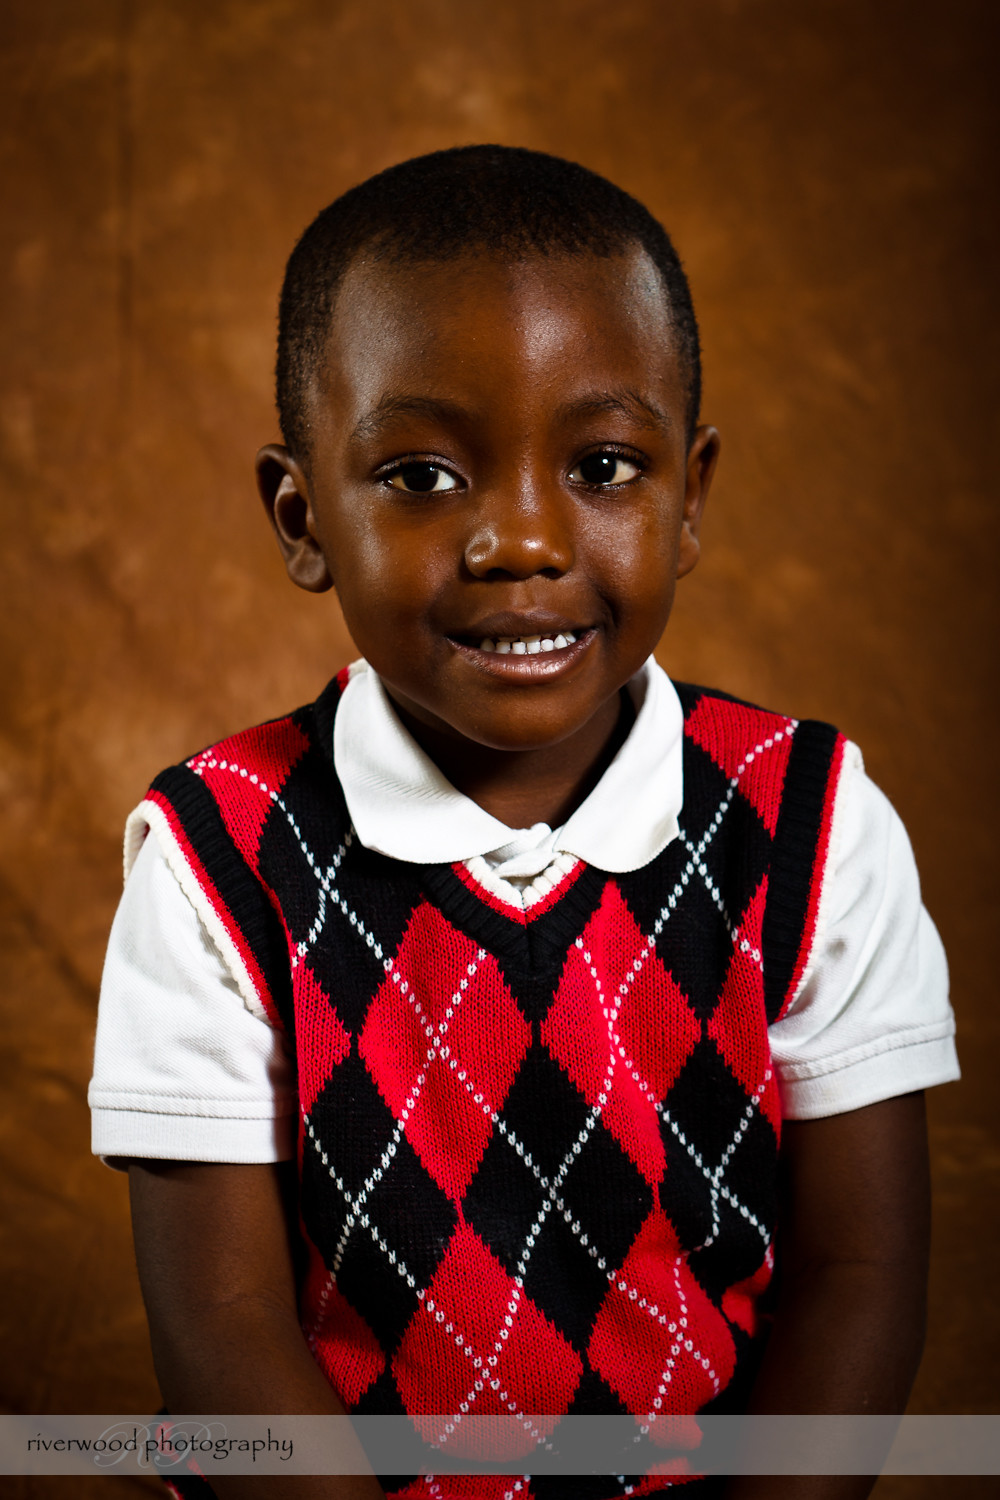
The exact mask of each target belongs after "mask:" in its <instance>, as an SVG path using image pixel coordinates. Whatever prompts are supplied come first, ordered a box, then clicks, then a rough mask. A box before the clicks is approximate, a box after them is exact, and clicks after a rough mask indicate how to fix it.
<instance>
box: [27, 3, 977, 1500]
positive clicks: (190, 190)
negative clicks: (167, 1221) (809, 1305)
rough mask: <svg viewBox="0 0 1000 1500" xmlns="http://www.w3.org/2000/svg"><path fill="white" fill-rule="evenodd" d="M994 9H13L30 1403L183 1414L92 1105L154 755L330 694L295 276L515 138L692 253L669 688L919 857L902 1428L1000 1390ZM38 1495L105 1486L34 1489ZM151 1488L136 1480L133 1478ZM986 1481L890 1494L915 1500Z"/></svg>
mask: <svg viewBox="0 0 1000 1500" xmlns="http://www.w3.org/2000/svg"><path fill="white" fill-rule="evenodd" d="M994 9H995V7H994V5H993V4H992V0H877V3H873V0H807V3H802V0H673V3H669V0H617V3H614V0H547V3H538V0H506V3H504V0H396V3H392V0H131V3H129V0H8V4H7V7H6V13H5V24H4V30H3V38H2V50H3V80H4V84H3V95H2V102H0V109H2V114H3V123H4V131H3V135H2V146H0V149H2V159H3V165H4V169H5V170H4V195H3V208H4V211H3V214H2V216H0V264H2V272H0V274H2V286H3V290H4V292H5V293H6V297H5V307H4V312H3V317H2V323H0V344H2V361H0V419H2V438H0V441H2V455H3V456H2V468H0V480H2V485H3V492H4V498H5V505H6V513H5V521H4V542H5V545H4V554H3V584H2V589H3V594H2V597H3V600H4V606H5V607H4V610H3V624H2V630H3V639H4V645H5V647H6V662H7V666H6V670H5V676H4V679H3V682H4V692H3V705H2V719H0V777H2V786H3V793H4V813H3V818H4V824H3V827H4V835H3V853H2V864H0V881H2V895H3V898H4V901H3V919H2V920H3V932H2V939H0V951H2V955H3V961H4V968H5V980H4V989H3V1005H4V1035H5V1042H6V1046H5V1048H4V1060H3V1063H2V1069H3V1074H2V1076H3V1083H4V1107H3V1115H2V1134H0V1159H2V1175H3V1181H4V1187H5V1192H6V1204H7V1206H6V1214H5V1221H4V1225H5V1233H4V1240H3V1246H4V1248H3V1282H2V1285H3V1296H2V1313H3V1319H4V1323H5V1327H4V1335H3V1336H4V1358H3V1361H2V1366H0V1369H2V1375H0V1382H2V1386H3V1390H2V1399H3V1401H4V1402H6V1403H7V1404H8V1405H9V1407H10V1409H12V1410H15V1411H17V1410H20V1411H26V1412H46V1411H65V1412H85V1411H94V1412H102V1411H103V1412H111V1411H121V1412H141V1411H144V1410H147V1409H148V1408H150V1407H152V1406H154V1405H155V1403H156V1399H157V1398H156V1390H155V1383H154V1378H153V1373H152V1367H151V1363H150V1358H149V1354H148V1349H147V1343H146V1333H145V1325H144V1320H143V1315H142V1310H141V1306H140V1301H139V1294H138V1289H137V1285H136V1279H135V1274H134V1270H133V1265H132V1252H131V1245H130V1239H129V1231H128V1225H127V1209H126V1191H125V1182H124V1179H123V1178H121V1177H118V1176H115V1175H113V1174H112V1173H110V1172H109V1171H107V1170H106V1169H105V1168H103V1167H101V1166H100V1165H99V1164H98V1163H96V1162H95V1161H93V1160H92V1159H91V1158H90V1156H89V1154H88V1128H89V1127H88V1117H87V1111H86V1107H85V1102H84V1095H85V1087H86V1082H87V1078H88V1071H89V1062H90V1045H91V1034H92V1029H93V1024H94V1013H95V1007H96V1001H97V985H98V977H99V973H100V967H101V958H102V951H103V945H104V941H105V934H106V931H107V927H108V924H109V922H110V919H111V913H112V911H113V908H114V904H115V900H116V897H117V894H118V890H119V883H120V856H119V838H120V829H121V824H122V820H123V818H124V816H125V814H126V812H127V811H128V810H129V808H130V807H131V806H132V805H133V804H134V802H135V801H136V800H137V799H138V797H139V796H140V795H141V793H142V791H143V789H144V787H145V785H146V783H147V780H148V779H149V777H150V776H151V775H152V774H153V773H154V772H156V771H157V770H158V769H159V768H160V767H161V766H162V765H164V764H166V763H168V762H170V761H172V760H174V759H176V758H178V757H180V756H181V755H182V754H183V753H185V752H189V751H191V750H193V749H195V748H197V747H198V746H199V745H201V744H203V743H205V742H206V741H208V740H210V739H212V738H213V737H215V736H218V735H221V734H222V733H223V732H225V731H227V730H231V729H235V728H239V727H242V726H243V725H244V724H246V723H248V722H251V721H253V720H256V719H260V718H261V717H263V716H265V715H270V714H274V713H277V712H279V711H281V710H283V709H286V708H288V707H289V706H291V705H294V704H295V703H298V702H300V701H302V700H305V699H307V698H309V697H311V696H313V695H314V694H315V692H316V691H317V689H318V688H319V687H320V686H321V685H322V684H323V683H324V682H325V681H326V679H327V678H328V677H329V676H330V675H331V673H332V671H333V670H334V669H335V668H337V667H339V666H340V665H341V664H342V663H343V662H344V661H345V660H347V659H348V657H349V655H350V651H351V647H350V643H349V641H348V639H347V636H346V634H345V632H344V629H343V626H342V624H341V621H340V618H339V616H338V613H337V609H336V605H335V603H334V602H333V601H332V600H330V599H329V598H324V599H315V598H310V597H307V596H305V595H302V594H298V593H297V592H296V591H294V590H293V589H292V588H291V587H290V586H289V584H288V583H287V581H286V579H285V576H284V573H283V570H282V567H281V565H280V562H279V559H278V555H277V551H276V549H275V547H274V546H273V544H272V541H271V538H270V536H269V534H268V531H267V528H266V525H265V522H264V519H263V516H262V514H261V512H260V509H259V506H258V504H257V501H256V499H255V492H254V486H253V482H252V476H251V458H252V455H253V452H254V450H255V448H256V447H257V445H258V444H259V443H261V442H263V441H266V440H269V439H272V438H274V437H276V436H277V433H276V424H275V418H274V413H273V407H272V400H271V365H272V340H273V334H274V323H275V316H274V309H275V301H276V295H277V290H278V285H279V279H280V276H281V272H282V266H283V262H284V259H285V256H286V255H287V253H288V250H289V249H290V247H291V244H292V242H293V240H294V238H295V236H296V235H297V234H298V232H299V231H300V230H301V229H302V228H303V227H304V225H305V224H306V222H307V221H308V220H309V219H310V218H311V217H312V215H313V214H314V213H315V212H316V210H317V209H319V208H320V207H321V206H322V205H323V204H324V203H326V202H327V201H329V199H331V198H332V197H334V196H335V195H336V194H338V193H339V192H341V191H342V190H343V189H344V188H346V187H348V186H349V185H350V184H352V183H354V182H356V181H358V180H359V179H360V178H362V177H365V176H367V175H368V174H370V173H371V172H374V171H376V170H378V169H379V168H381V167H384V166H386V165H388V164H389V163H391V162H394V161H397V160H399V159H401V158H403V157H406V156H411V155H415V154H418V153H420V152H423V151H428V150H431V149H434V148H437V147H442V146H448V145H452V144H455V143H460V142H468V141H482V140H497V141H502V142H508V143H514V144H521V145H528V146H535V147H540V148H542V149H544V150H549V151H554V152H557V153H560V154H563V155H567V156H570V157H575V158H577V159H579V160H580V161H583V162H585V163H586V164H587V165H589V166H591V167H594V168H596V169H597V170H598V171H601V172H604V173H607V174H608V175H610V176H611V177H613V178H614V179H615V180H617V181H619V182H621V183H622V184H623V186H625V187H626V188H628V189H630V190H631V191H632V192H634V193H636V194H637V195H639V196H640V197H641V198H643V199H644V200H645V201H646V202H647V203H648V204H649V205H650V207H651V208H652V209H653V210H654V212H656V213H657V214H659V215H660V216H661V217H662V218H663V220H664V221H665V222H666V224H667V225H668V227H669V229H670V230H671V232H672V233H673V235H674V237H675V239H676V241H677V244H678V245H679V247H680V250H681V253H682V255H683V257H684V259H685V261H686V263H687V266H688V269H689V271H690V274H691V278H692V281H693V284H694V290H695V301H696V304H697V307H698V311H699V314H700V318H701V324H702V328H703V333H704V343H705V358H706V371H707V396H706V404H705V414H706V417H707V418H709V419H711V420H712V421H714V422H716V423H717V424H718V426H719V427H720V428H721V430H722V433H723V439H724V446H723V462H722V467H721V469H720V473H719V477H718V480H717V485H716V491H715V494H714V496H713V500H712V507H711V511H710V515H709V520H708V525H707V535H706V538H705V543H706V545H705V552H704V558H703V562H702V565H701V566H700V568H699V569H698V571H697V573H696V574H695V575H694V576H693V577H692V579H691V580H690V581H689V582H686V583H685V584H684V585H683V587H682V589H681V591H680V600H679V604H678V607H677V612H676V616H675V620H674V622H673V623H672V625H671V628H670V631H669V633H668V636H667V638H666V640H665V642H664V646H663V652H662V655H663V660H664V662H665V663H667V664H668V665H669V667H670V668H671V669H672V670H673V671H674V672H675V674H677V675H680V676H683V677H688V678H693V679H695V680H704V681H708V682H711V683H715V684H718V685H720V686H722V687H725V688H727V689H729V690H731V691H733V692H736V693H738V694H740V695H743V696H745V697H749V698H752V699H755V700H757V701H759V702H763V703H765V704H768V705H772V706H774V707H778V708H781V709H785V710H788V711H790V712H793V713H795V714H799V715H810V714H811V715H820V716H823V717H826V718H830V719H833V720H835V721H836V722H838V723H839V724H840V725H841V726H842V727H843V728H844V729H845V730H846V731H847V732H848V733H849V734H850V735H851V736H852V737H854V738H855V739H857V740H858V741H859V742H860V743H861V745H862V747H863V749H864V751H865V753H866V757H867V762H868V766H869V769H870V771H871V772H872V773H873V775H874V776H875V778H876V779H877V780H878V781H879V782H880V783H881V784H882V786H883V787H884V788H885V789H886V791H887V792H888V793H889V795H890V796H891V798H892V799H893V801H894V802H895V803H896V805H897V807H898V808H899V809H900V811H901V813H902V814H903V816H904V818H905V820H906V822H907V824H908V825H909V827H910V829H911V831H912V836H913V840H914V843H915V845H916V849H917V853H918V857H919V859H920V863H921V868H922V871H923V876H924V884H925V891H926V897H927V901H928V905H929V906H930V909H931V911H932V913H933V914H934V916H935V917H936V919H937V921H938V923H939V925H940V927H941V930H942V932H943V934H944V937H945V940H946V943H947V945H948V948H949V951H950V955H951V962H952V969H953V975H954V998H955V1005H956V1009H957V1011H958V1016H959V1024H960V1030H961V1055H962V1062H963V1066H964V1070H965V1077H964V1080H963V1082H962V1083H961V1084H960V1085H957V1086H956V1085H952V1086H950V1087H949V1088H947V1089H944V1090H941V1091H939V1092H938V1093H937V1094H936V1095H935V1096H934V1097H933V1098H932V1101H931V1113H932V1122H933V1145H934V1162H935V1171H936V1191H937V1219H936V1237H935V1255H934V1272H933V1283H932V1310H931V1323H930V1338H929V1343H928V1349H927V1356H926V1359H925V1362H924V1366H923V1369H922V1371H921V1374H920V1377H919V1380H918V1383H917V1388H916V1392H915V1395H914V1399H913V1405H914V1409H915V1410H918V1411H943V1412H959V1411H971V1412H987V1411H990V1410H997V1409H998V1404H1000V1377H998V1374H997V1367H998V1363H1000V1361H998V1353H1000V1340H998V1321H1000V1320H998V1310H1000V1294H998V1292H997V1281H996V1275H997V1272H996V1258H997V1248H996V1247H997V1243H998V1229H1000V1213H998V1207H997V1205H998V1194H997V1187H998V1175H1000V1173H998V1169H1000V1129H998V1103H997V1101H998V1090H997V1086H996V1083H995V1075H996V1069H997V1062H998V1047H997V1041H998V1023H997V1001H996V983H995V979H994V974H995V970H996V959H995V945H996V940H997V931H996V917H995V913H996V910H997V883H996V876H995V870H996V864H997V860H996V853H995V842H994V839H995V827H996V825H995V819H994V817H993V814H994V812H995V798H994V787H995V782H996V772H995V769H994V761H995V758H996V745H997V721H996V712H995V695H994V679H993V677H992V674H991V666H992V648H993V642H994V632H995V599H996V590H995V574H996V567H997V562H996V559H997V537H996V525H995V502H992V501H991V497H990V494H989V488H988V482H989V479H990V478H992V477H993V476H992V473H991V472H988V471H989V470H991V469H992V468H993V465H994V450H993V447H992V445H991V442H990V440H989V438H988V437H987V433H988V431H989V425H990V420H991V417H992V416H993V401H994V396H995V355H996V350H995V347H991V345H990V344H989V342H988V332H989V329H990V324H991V319H992V317H993V316H995V313H996V307H995V302H994V298H993V296H992V293H993V286H994V283H995V279H996V270H995V258H996V248H995V247H996V230H997V221H996V214H995V208H996V202H995V198H992V197H991V183H992V178H993V175H994V172H995V166H996V163H995V143H996V134H995V125H996V114H995V101H996V96H997V92H998V90H997V85H996V82H995V78H994V77H993V76H992V74H993V73H995V60H994V59H991V57H990V53H991V42H992V38H991V35H990V32H991V18H992V16H993V14H994ZM4 1483H5V1484H6V1485H8V1486H9V1487H10V1488H9V1489H8V1490H5V1491H4V1493H10V1494H11V1495H18V1496H29V1495H30V1496H43V1495H44V1496H47V1495H55V1494H58V1495H68V1494H73V1495H81V1496H91V1495H93V1496H95V1497H98V1496H104V1495H106V1494H107V1493H108V1492H109V1481H107V1480H96V1479H95V1480H90V1481H86V1480H63V1481H56V1480H52V1479H49V1480H36V1481H32V1482H29V1481H26V1480H17V1479H8V1480H6V1481H4ZM145 1483H146V1482H145V1481H138V1480H135V1481H130V1480H124V1479H123V1480H120V1481H119V1493H125V1492H127V1491H131V1492H137V1491H138V1490H139V1489H140V1488H143V1489H144V1488H145ZM993 1483H995V1481H992V1480H988V1479H980V1480H967V1481H964V1482H961V1483H953V1482H950V1481H947V1480H938V1481H933V1480H899V1479H895V1480H893V1479H887V1480H884V1481H882V1482H881V1483H880V1486H879V1489H878V1494H879V1495H880V1496H882V1497H883V1500H887V1497H894V1496H898V1497H904V1496H905V1497H912V1500H916V1497H923V1496H931V1495H933V1496H938V1495H944V1494H946V1493H961V1494H962V1495H964V1496H967V1495H972V1494H974V1493H975V1494H982V1495H985V1494H986V1493H987V1491H988V1489H989V1490H990V1492H991V1493H993V1491H992V1489H991V1488H990V1487H991V1486H992V1484H993Z"/></svg>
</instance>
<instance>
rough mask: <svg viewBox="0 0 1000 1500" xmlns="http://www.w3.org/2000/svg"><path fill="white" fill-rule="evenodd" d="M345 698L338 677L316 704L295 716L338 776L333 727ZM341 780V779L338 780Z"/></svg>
mask: <svg viewBox="0 0 1000 1500" xmlns="http://www.w3.org/2000/svg"><path fill="white" fill-rule="evenodd" d="M342 696H343V691H342V689H341V686H340V683H339V681H338V680H337V678H336V677H334V678H333V679H332V680H331V681H330V682H328V683H327V685H326V687H325V688H324V689H323V691H322V692H321V693H320V695H319V697H318V698H317V699H316V702H315V703H310V704H308V705H307V707H305V708H303V709H300V710H299V711H298V712H297V713H295V714H293V716H292V717H293V718H294V719H295V721H296V723H297V724H298V726H299V728H300V729H302V730H304V732H305V733H306V734H307V735H308V736H309V738H310V739H311V740H312V741H313V742H314V744H315V745H316V746H317V748H318V749H319V750H320V751H321V752H322V754H323V757H324V759H325V760H326V761H327V762H328V763H329V765H330V766H331V768H332V769H333V770H334V774H336V767H335V766H334V764H333V725H334V720H335V719H336V717H337V709H338V707H339V706H340V700H341V698H342ZM338 779H339V778H338Z"/></svg>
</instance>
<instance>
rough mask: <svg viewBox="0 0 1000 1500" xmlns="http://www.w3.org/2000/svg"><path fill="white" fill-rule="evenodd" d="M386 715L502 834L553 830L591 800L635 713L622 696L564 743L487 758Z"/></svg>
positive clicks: (409, 720) (483, 748)
mask: <svg viewBox="0 0 1000 1500" xmlns="http://www.w3.org/2000/svg"><path fill="white" fill-rule="evenodd" d="M393 707H394V708H395V710H396V712H397V714H398V715H399V717H400V718H401V719H402V721H403V723H404V724H405V726H406V728H407V729H408V730H409V732H410V734H412V736H413V738H414V739H415V740H416V741H417V744H418V745H419V746H420V748H421V749H422V750H424V751H425V752H426V753H427V754H428V755H429V756H430V758H431V760H433V762H434V764H435V765H436V766H437V767H438V769H439V770H440V771H441V772H442V773H443V774H444V775H445V776H446V777H447V778H448V780H449V781H450V782H451V784H452V786H454V787H455V788H456V789H457V790H458V791H460V792H462V793H463V794H464V796H466V797H469V798H471V800H472V801H473V802H475V803H477V804H478V805H479V806H480V807H481V808H483V809H484V811H485V812H488V813H490V814H491V815H492V816H493V817H494V818H497V819H498V820H499V821H500V822H501V823H504V824H506V826H507V827H508V828H530V827H532V826H533V824H535V823H547V824H548V825H549V827H550V828H559V827H561V826H562V824H563V823H565V822H566V820H567V818H569V817H570V816H571V815H572V814H573V813H574V812H575V811H576V809H577V808H578V807H579V806H580V804H581V803H582V802H583V801H584V800H585V799H586V798H587V797H588V796H589V795H590V793H591V792H592V791H593V790H594V787H595V786H596V785H597V783H598V782H599V781H600V779H601V777H602V776H603V775H604V772H605V771H606V770H607V768H608V766H609V765H610V764H611V762H612V760H613V759H614V757H615V756H616V755H617V753H618V751H619V750H620V749H621V747H622V745H623V744H624V743H625V740H626V738H627V737H628V733H629V730H630V729H631V728H632V725H633V724H634V723H635V708H634V706H633V703H632V699H631V697H630V696H629V694H628V692H627V691H626V690H625V689H624V688H623V689H622V690H621V692H620V693H619V694H618V696H617V697H616V698H612V699H610V700H609V701H608V703H607V704H606V705H605V707H604V709H602V710H601V712H600V713H599V714H595V715H594V718H593V719H591V720H590V722H589V723H588V724H586V725H585V726H584V728H583V729H582V730H580V731H578V732H577V733H576V734H575V735H573V736H572V737H571V738H570V739H569V740H568V741H562V742H560V743H559V744H555V745H545V746H542V747H541V748H540V749H537V750H494V749H492V748H490V747H489V746H488V745H470V744H469V743H468V742H460V741H456V740H455V739H454V738H452V737H451V736H449V735H448V734H447V733H445V732H443V731H441V730H437V729H434V728H432V727H430V726H429V725H427V724H423V723H420V722H419V721H418V720H417V719H415V718H414V716H413V715H412V714H411V713H409V712H408V711H407V710H406V709H404V708H402V707H401V706H400V705H399V704H398V703H396V702H395V700H394V701H393Z"/></svg>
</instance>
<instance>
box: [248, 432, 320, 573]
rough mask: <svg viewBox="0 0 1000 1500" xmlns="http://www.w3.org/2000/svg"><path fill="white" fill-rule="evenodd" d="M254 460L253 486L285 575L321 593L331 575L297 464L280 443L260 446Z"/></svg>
mask: <svg viewBox="0 0 1000 1500" xmlns="http://www.w3.org/2000/svg"><path fill="white" fill-rule="evenodd" d="M256 464H257V488H258V490H259V491H260V498H261V499H262V500H263V502H264V509H265V510H266V511H267V514H268V516H269V517H270V520H271V525H272V526H273V527H274V531H275V535H276V536H277V538H278V546H279V547H280V548H281V555H282V557H283V558H284V559H285V567H286V568H287V570H288V576H289V578H290V579H291V580H292V582H293V583H297V584H298V586H299V588H300V589H308V591H309V592H310V593H311V594H322V593H323V592H324V590H326V589H328V588H332V587H333V579H332V577H331V576H330V569H329V567H328V566H327V561H326V558H325V556H324V554H323V549H322V547H321V546H320V543H319V539H318V537H317V536H316V530H315V523H314V521H313V513H312V502H311V500H310V498H309V482H308V480H307V479H306V477H305V475H304V474H303V472H302V468H301V465H300V464H299V463H298V462H297V461H296V459H294V458H293V457H292V455H291V453H289V451H288V449H287V448H285V447H283V446H282V445H281V444H280V443H268V445H267V446H266V447H265V448H261V450H260V452H259V453H258V454H257V460H256Z"/></svg>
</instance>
